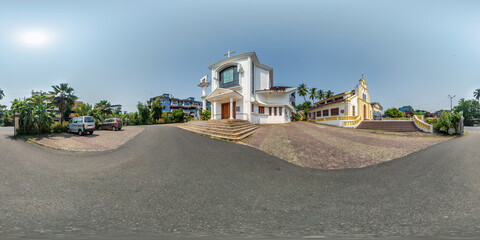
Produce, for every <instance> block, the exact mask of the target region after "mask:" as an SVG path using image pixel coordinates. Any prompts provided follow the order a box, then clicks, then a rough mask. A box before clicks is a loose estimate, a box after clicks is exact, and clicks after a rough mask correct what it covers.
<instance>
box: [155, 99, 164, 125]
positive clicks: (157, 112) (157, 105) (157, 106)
mask: <svg viewBox="0 0 480 240" xmlns="http://www.w3.org/2000/svg"><path fill="white" fill-rule="evenodd" d="M162 109H163V106H162V104H161V103H160V98H157V99H155V101H153V102H152V118H153V120H155V121H158V119H160V118H162Z"/></svg>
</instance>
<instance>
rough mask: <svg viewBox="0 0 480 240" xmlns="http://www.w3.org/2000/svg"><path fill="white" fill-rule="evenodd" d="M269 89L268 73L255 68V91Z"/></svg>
mask: <svg viewBox="0 0 480 240" xmlns="http://www.w3.org/2000/svg"><path fill="white" fill-rule="evenodd" d="M269 88H270V73H269V72H268V71H267V70H265V69H262V68H259V67H255V90H263V89H269Z"/></svg>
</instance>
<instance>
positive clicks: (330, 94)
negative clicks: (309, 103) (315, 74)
mask: <svg viewBox="0 0 480 240" xmlns="http://www.w3.org/2000/svg"><path fill="white" fill-rule="evenodd" d="M332 96H333V92H332V91H330V90H328V91H327V93H326V94H325V98H329V97H332Z"/></svg>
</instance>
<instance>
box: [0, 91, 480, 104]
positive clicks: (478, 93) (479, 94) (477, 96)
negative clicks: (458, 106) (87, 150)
mask: <svg viewBox="0 0 480 240" xmlns="http://www.w3.org/2000/svg"><path fill="white" fill-rule="evenodd" d="M0 91H1V90H0ZM0 95H1V93H0ZM473 97H474V98H475V99H477V101H480V88H477V89H475V92H473ZM0 99H1V98H0Z"/></svg>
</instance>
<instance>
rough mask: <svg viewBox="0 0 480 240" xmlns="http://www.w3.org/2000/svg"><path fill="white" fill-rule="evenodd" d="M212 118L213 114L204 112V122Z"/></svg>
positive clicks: (207, 111)
mask: <svg viewBox="0 0 480 240" xmlns="http://www.w3.org/2000/svg"><path fill="white" fill-rule="evenodd" d="M211 116H212V112H211V111H210V110H205V111H202V120H208V119H210V118H211Z"/></svg>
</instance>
